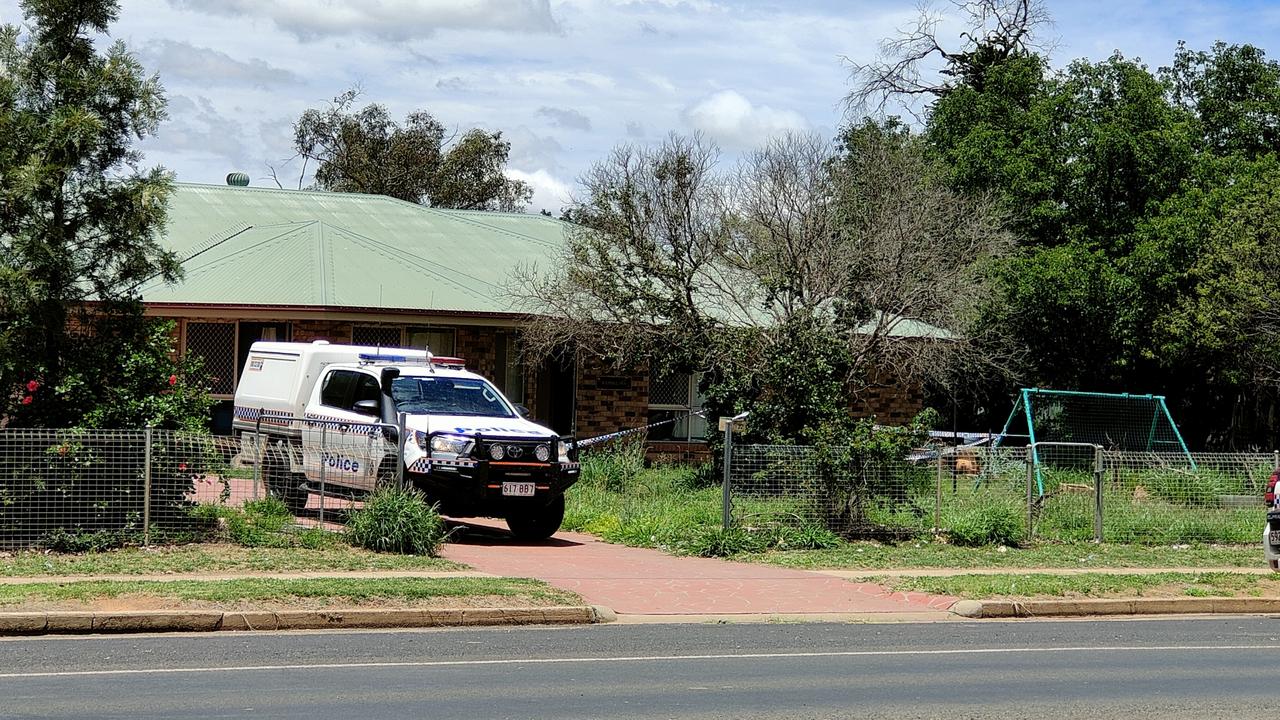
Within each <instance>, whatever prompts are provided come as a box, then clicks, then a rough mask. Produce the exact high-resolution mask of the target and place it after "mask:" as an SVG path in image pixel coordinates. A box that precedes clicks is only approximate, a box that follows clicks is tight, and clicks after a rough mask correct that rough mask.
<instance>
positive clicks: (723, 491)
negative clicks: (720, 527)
mask: <svg viewBox="0 0 1280 720" xmlns="http://www.w3.org/2000/svg"><path fill="white" fill-rule="evenodd" d="M732 459H733V419H732V418H731V419H729V421H728V422H726V423H725V424H724V483H723V484H722V485H721V488H720V495H721V501H722V507H721V516H720V519H721V521H722V522H723V524H724V529H725V531H726V532H727V531H728V530H729V524H730V523H731V522H732V521H733V518H732V517H731V515H732V512H731V510H732V497H731V496H730V494H729V493H730V489H729V467H730V462H731V461H732Z"/></svg>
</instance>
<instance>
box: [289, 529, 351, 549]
mask: <svg viewBox="0 0 1280 720" xmlns="http://www.w3.org/2000/svg"><path fill="white" fill-rule="evenodd" d="M297 537H298V544H299V545H301V546H302V547H304V548H306V549H308V550H324V549H326V548H331V547H333V546H334V545H336V544H337V543H338V540H339V538H341V537H342V536H341V535H339V534H338V533H333V532H329V531H328V530H323V529H321V528H307V529H306V530H303V531H302V532H300V533H298V536H297Z"/></svg>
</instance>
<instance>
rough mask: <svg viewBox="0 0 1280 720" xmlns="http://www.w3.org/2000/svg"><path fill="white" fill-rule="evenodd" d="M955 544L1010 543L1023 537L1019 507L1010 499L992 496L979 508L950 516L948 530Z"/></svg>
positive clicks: (973, 545) (970, 545) (967, 509)
mask: <svg viewBox="0 0 1280 720" xmlns="http://www.w3.org/2000/svg"><path fill="white" fill-rule="evenodd" d="M948 534H949V535H950V537H951V542H953V543H955V544H956V545H964V546H968V547H978V546H980V545H994V544H997V543H999V544H1001V545H1013V544H1016V543H1017V542H1018V541H1020V540H1021V539H1022V538H1023V537H1024V534H1025V533H1024V529H1023V520H1022V509H1021V508H1020V507H1019V506H1017V505H1016V504H1014V503H1012V502H1002V501H1000V500H997V499H995V498H992V499H991V501H990V502H988V503H985V504H983V505H980V506H978V507H972V508H966V509H963V510H961V511H959V512H957V513H956V514H954V515H953V516H952V517H951V523H950V530H949V533H948Z"/></svg>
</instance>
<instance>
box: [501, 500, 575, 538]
mask: <svg viewBox="0 0 1280 720" xmlns="http://www.w3.org/2000/svg"><path fill="white" fill-rule="evenodd" d="M563 521H564V495H556V496H555V497H554V498H552V499H551V501H550V502H548V503H546V504H544V505H525V506H519V505H517V506H514V507H513V508H512V509H511V510H509V511H508V512H507V527H508V528H510V529H511V534H512V535H514V536H515V537H516V538H517V539H519V540H546V539H547V538H549V537H551V536H552V535H555V534H556V531H557V530H559V529H560V523H561V522H563Z"/></svg>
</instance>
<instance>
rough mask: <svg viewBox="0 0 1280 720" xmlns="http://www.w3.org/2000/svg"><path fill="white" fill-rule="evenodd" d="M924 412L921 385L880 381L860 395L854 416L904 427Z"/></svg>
mask: <svg viewBox="0 0 1280 720" xmlns="http://www.w3.org/2000/svg"><path fill="white" fill-rule="evenodd" d="M921 410H924V388H923V387H921V385H920V384H919V383H914V382H904V381H892V380H888V379H880V380H879V381H878V382H877V383H876V384H875V385H873V386H872V387H870V388H868V389H867V390H864V391H863V392H862V393H860V394H859V395H858V398H857V401H856V402H855V403H854V414H855V415H857V416H858V417H874V418H875V419H876V422H878V423H880V424H881V425H902V424H904V423H907V422H910V421H911V418H913V417H915V416H916V415H917V414H919V413H920V411H921Z"/></svg>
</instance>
